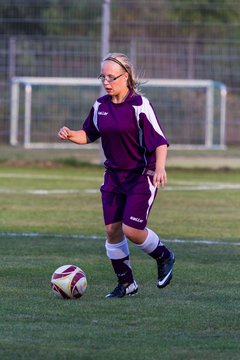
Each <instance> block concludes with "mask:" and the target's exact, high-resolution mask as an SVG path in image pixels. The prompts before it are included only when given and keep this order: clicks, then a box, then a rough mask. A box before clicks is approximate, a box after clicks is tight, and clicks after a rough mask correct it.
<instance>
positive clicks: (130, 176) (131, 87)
mask: <svg viewBox="0 0 240 360" xmlns="http://www.w3.org/2000/svg"><path fill="white" fill-rule="evenodd" d="M99 79H100V80H101V81H102V84H103V87H104V89H105V91H106V93H107V94H106V95H104V96H102V97H100V98H99V99H98V100H97V101H96V102H95V103H94V105H93V107H92V109H91V111H90V113H89V115H88V117H87V119H86V120H85V122H84V124H83V127H82V129H81V130H77V131H74V130H70V129H69V128H68V127H66V126H64V127H62V128H61V129H60V131H59V133H58V136H59V138H60V139H62V140H70V141H72V142H74V143H77V144H87V143H90V142H94V141H96V140H97V139H98V138H101V143H102V148H103V152H104V155H105V158H106V160H105V162H104V166H105V169H106V170H105V175H104V183H103V185H102V186H101V194H102V208H103V216H104V221H105V226H106V233H107V240H106V244H105V246H106V253H107V256H108V258H109V259H110V260H111V263H112V267H113V270H114V272H115V274H116V276H117V280H118V283H117V286H116V287H115V288H114V290H113V291H112V292H110V293H109V294H107V295H106V297H108V298H114V297H117V298H121V297H123V296H125V295H134V294H136V293H137V292H138V285H137V282H136V280H135V279H134V277H133V272H132V269H131V265H130V253H129V247H128V240H130V241H131V242H133V243H134V244H136V246H138V247H139V248H140V249H142V250H143V251H144V252H146V253H147V254H148V255H150V256H151V257H152V258H153V259H155V260H156V263H157V286H158V288H164V287H165V286H167V285H168V284H169V282H170V280H171V278H172V273H173V265H174V262H175V256H174V253H173V252H172V251H170V250H169V249H167V247H166V246H165V245H164V244H163V243H162V242H161V240H160V239H159V237H158V235H157V234H156V233H155V232H154V231H153V230H151V229H149V228H148V227H147V220H148V216H149V213H150V210H151V208H152V205H153V203H154V199H155V197H156V194H157V191H158V188H159V187H160V186H161V187H164V185H165V183H166V181H167V174H166V170H165V164H166V157H167V147H168V141H167V139H166V137H165V135H164V133H163V130H162V128H161V126H160V123H159V121H158V119H157V117H156V114H155V112H154V110H153V107H152V105H151V104H150V102H149V100H148V99H147V98H146V97H144V96H142V95H141V94H140V92H139V91H138V82H137V80H136V78H135V74H134V68H133V66H132V64H131V63H130V60H129V59H128V57H127V56H126V55H124V54H120V53H112V54H108V55H107V56H106V57H105V58H104V59H103V61H102V63H101V74H100V76H99Z"/></svg>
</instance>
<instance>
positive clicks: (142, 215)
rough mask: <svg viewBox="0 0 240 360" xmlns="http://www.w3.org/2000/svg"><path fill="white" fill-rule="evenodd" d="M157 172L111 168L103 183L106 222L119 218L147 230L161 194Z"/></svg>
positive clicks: (129, 224)
mask: <svg viewBox="0 0 240 360" xmlns="http://www.w3.org/2000/svg"><path fill="white" fill-rule="evenodd" d="M152 180H153V176H147V175H142V174H139V173H133V172H126V171H118V172H112V171H110V170H107V171H106V172H105V175H104V183H103V185H102V186H101V193H102V207H103V216H104V221H105V225H108V224H113V223H116V222H119V221H120V222H123V223H124V224H126V225H128V226H131V227H133V228H136V229H140V230H143V229H145V227H146V225H147V219H148V216H149V213H150V210H151V207H152V205H153V202H154V199H155V197H156V195H157V188H156V187H154V186H153V183H152Z"/></svg>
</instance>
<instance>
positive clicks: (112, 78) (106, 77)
mask: <svg viewBox="0 0 240 360" xmlns="http://www.w3.org/2000/svg"><path fill="white" fill-rule="evenodd" d="M124 74H125V73H123V74H120V75H118V76H116V77H111V76H104V75H103V74H100V75H99V77H98V79H99V80H101V81H102V82H104V81H105V80H106V81H107V82H109V83H111V82H113V81H115V80H117V79H118V78H120V77H121V76H123V75H124Z"/></svg>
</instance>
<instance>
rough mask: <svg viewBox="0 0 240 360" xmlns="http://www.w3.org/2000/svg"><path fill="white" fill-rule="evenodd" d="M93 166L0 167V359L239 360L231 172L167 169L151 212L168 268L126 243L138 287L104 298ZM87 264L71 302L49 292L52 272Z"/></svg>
mask: <svg viewBox="0 0 240 360" xmlns="http://www.w3.org/2000/svg"><path fill="white" fill-rule="evenodd" d="M102 174H103V169H102V168H101V167H99V166H86V165H78V166H75V167H71V166H67V165H59V166H58V167H49V168H47V167H41V166H36V165H34V164H31V165H28V166H24V167H15V168H13V167H12V166H7V165H4V164H3V163H2V165H1V166H0V193H1V203H0V215H1V216H0V231H1V232H0V253H1V263H0V276H1V281H0V289H1V298H0V302H1V310H0V315H1V321H0V333H1V335H0V358H1V359H4V360H5V359H9V360H13V359H24V360H28V359H45V360H46V359H81V360H82V359H83V360H85V359H86V360H87V359H89V360H90V359H94V360H95V359H98V360H102V359H107V360H112V359H115V360H124V359H128V360H136V359H139V360H161V359H166V360H190V359H191V360H195V359H196V360H215V359H216V360H221V359H222V360H223V359H224V360H235V359H236V360H237V359H239V354H240V328H239V315H240V311H239V283H240V279H239V268H240V266H239V264H240V262H239V255H240V241H239V234H240V221H239V209H240V196H239V195H240V194H239V191H240V171H239V170H228V171H225V172H224V171H221V170H219V171H218V170H215V171H209V170H203V169H202V170H201V169H199V170H194V171H192V170H184V169H182V170H174V169H169V171H168V178H169V180H168V184H167V187H166V189H165V190H163V191H160V192H159V194H158V197H157V199H156V202H155V205H154V208H153V209H152V213H151V215H150V220H149V224H148V225H149V227H151V228H152V229H154V230H155V231H156V232H157V233H158V234H159V235H160V236H161V237H162V239H163V240H164V241H165V242H166V244H167V246H168V247H169V248H171V249H172V250H173V251H174V252H175V254H176V258H177V260H176V264H175V270H174V277H173V280H172V282H171V284H170V286H168V287H167V288H165V289H162V290H159V289H158V288H157V287H156V285H155V282H156V265H155V263H154V262H153V260H152V259H151V258H150V257H148V256H147V255H146V254H144V253H142V252H140V250H139V249H137V248H135V247H134V246H133V245H132V244H130V250H131V254H132V267H133V271H134V273H135V277H136V280H137V281H138V284H139V294H138V295H137V296H135V297H131V298H123V299H114V300H113V299H105V297H104V296H105V294H106V293H107V292H108V291H109V290H112V288H113V287H114V286H115V283H116V280H115V277H114V275H113V272H112V269H111V266H110V263H109V261H108V260H107V258H106V256H105V248H104V243H105V231H104V225H103V221H102V210H101V201H100V194H99V191H98V188H99V186H100V185H101V182H102ZM70 263H72V264H76V265H78V266H80V267H82V268H83V270H85V272H86V274H87V278H88V288H87V291H86V293H85V295H84V296H83V297H82V298H81V299H80V300H75V301H69V300H60V299H56V298H55V297H54V295H53V293H52V292H51V289H50V278H51V275H52V273H53V271H54V270H55V269H56V268H57V267H59V266H61V265H63V264H70Z"/></svg>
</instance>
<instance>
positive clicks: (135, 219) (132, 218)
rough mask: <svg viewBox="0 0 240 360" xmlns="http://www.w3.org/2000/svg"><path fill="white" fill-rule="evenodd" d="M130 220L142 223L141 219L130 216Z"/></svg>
mask: <svg viewBox="0 0 240 360" xmlns="http://www.w3.org/2000/svg"><path fill="white" fill-rule="evenodd" d="M130 220H133V221H137V222H139V223H142V222H143V220H142V219H139V218H136V217H134V216H131V217H130Z"/></svg>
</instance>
